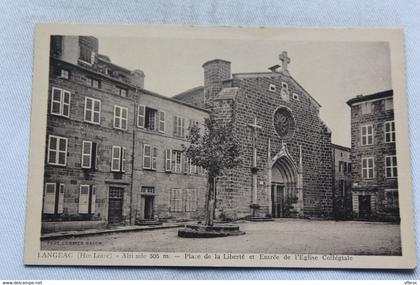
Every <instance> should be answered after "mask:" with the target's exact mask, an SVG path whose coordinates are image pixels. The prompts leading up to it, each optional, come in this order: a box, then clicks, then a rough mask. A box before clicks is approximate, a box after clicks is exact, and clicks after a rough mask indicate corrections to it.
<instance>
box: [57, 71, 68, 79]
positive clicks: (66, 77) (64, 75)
mask: <svg viewBox="0 0 420 285" xmlns="http://www.w3.org/2000/svg"><path fill="white" fill-rule="evenodd" d="M59 77H60V78H63V79H69V71H68V70H66V69H61V70H60V76H59Z"/></svg>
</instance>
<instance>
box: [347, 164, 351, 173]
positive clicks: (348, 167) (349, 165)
mask: <svg viewBox="0 0 420 285" xmlns="http://www.w3.org/2000/svg"><path fill="white" fill-rule="evenodd" d="M347 172H348V173H351V163H350V162H349V163H347Z"/></svg>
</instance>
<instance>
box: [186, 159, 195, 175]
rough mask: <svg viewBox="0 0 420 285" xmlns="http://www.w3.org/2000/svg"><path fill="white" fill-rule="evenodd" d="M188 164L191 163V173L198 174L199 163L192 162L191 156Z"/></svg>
mask: <svg viewBox="0 0 420 285" xmlns="http://www.w3.org/2000/svg"><path fill="white" fill-rule="evenodd" d="M188 165H189V173H190V174H196V173H197V165H194V164H193V163H192V160H191V158H188Z"/></svg>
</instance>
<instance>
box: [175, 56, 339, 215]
mask: <svg viewBox="0 0 420 285" xmlns="http://www.w3.org/2000/svg"><path fill="white" fill-rule="evenodd" d="M279 59H280V64H279V65H275V66H272V67H270V68H269V71H268V72H252V73H236V74H231V63H230V62H228V61H226V60H221V59H215V60H211V61H208V62H206V63H204V64H203V69H204V86H203V87H196V88H193V89H191V90H188V91H186V92H183V93H181V94H178V95H176V96H174V98H175V99H177V100H180V101H184V102H188V103H190V104H193V105H195V106H197V107H201V108H206V109H210V110H211V111H212V112H214V113H215V114H216V116H218V117H219V118H223V120H231V121H233V122H234V132H235V134H236V135H237V136H238V137H239V140H240V141H241V142H242V152H243V157H242V164H241V165H240V166H239V167H237V168H235V169H231V170H229V171H228V172H227V173H226V175H225V176H224V177H222V178H220V179H218V181H217V194H216V195H217V196H216V217H219V218H222V219H227V220H235V219H238V218H243V217H247V216H253V217H270V216H271V217H274V218H278V217H304V216H311V217H330V216H331V215H332V212H333V185H332V183H333V161H332V155H331V153H332V145H331V132H330V130H329V129H328V127H327V126H326V125H325V123H324V122H323V121H322V120H321V118H320V116H319V109H320V107H321V105H320V104H319V103H318V102H317V101H316V100H315V99H314V98H313V97H312V96H311V95H310V94H309V93H308V92H307V91H306V90H305V89H304V88H303V87H302V86H301V85H300V84H299V83H298V82H297V81H296V80H294V79H293V77H292V76H291V75H290V73H289V71H288V64H289V63H290V58H289V57H288V56H287V52H283V53H282V54H281V55H280V56H279Z"/></svg>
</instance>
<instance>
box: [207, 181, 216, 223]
mask: <svg viewBox="0 0 420 285" xmlns="http://www.w3.org/2000/svg"><path fill="white" fill-rule="evenodd" d="M215 180H216V179H215V177H213V176H212V175H209V176H208V180H207V185H208V195H207V213H206V226H213V218H214V214H215V198H216V195H215V194H216V184H215Z"/></svg>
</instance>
